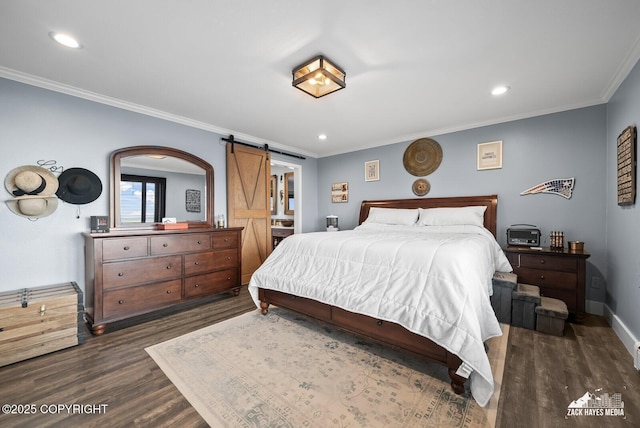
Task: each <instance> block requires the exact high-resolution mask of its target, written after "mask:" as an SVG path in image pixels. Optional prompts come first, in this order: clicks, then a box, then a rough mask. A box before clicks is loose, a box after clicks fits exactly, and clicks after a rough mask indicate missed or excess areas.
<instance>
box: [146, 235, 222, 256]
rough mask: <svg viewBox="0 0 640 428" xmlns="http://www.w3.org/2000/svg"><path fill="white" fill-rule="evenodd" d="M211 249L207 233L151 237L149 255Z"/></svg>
mask: <svg viewBox="0 0 640 428" xmlns="http://www.w3.org/2000/svg"><path fill="white" fill-rule="evenodd" d="M210 249H211V236H210V235H209V234H208V233H193V234H187V235H171V236H169V235H166V236H152V237H151V255H153V256H156V255H162V254H178V253H188V252H194V251H205V250H210Z"/></svg>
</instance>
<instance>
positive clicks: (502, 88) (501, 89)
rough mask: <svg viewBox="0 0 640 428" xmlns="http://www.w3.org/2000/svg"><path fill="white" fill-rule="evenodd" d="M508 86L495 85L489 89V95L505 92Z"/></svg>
mask: <svg viewBox="0 0 640 428" xmlns="http://www.w3.org/2000/svg"><path fill="white" fill-rule="evenodd" d="M509 89H510V88H509V87H508V86H504V85H503V86H496V87H495V88H493V90H492V91H491V95H502V94H504V93H505V92H507V91H508V90H509Z"/></svg>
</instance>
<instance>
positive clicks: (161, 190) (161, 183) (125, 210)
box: [120, 174, 167, 225]
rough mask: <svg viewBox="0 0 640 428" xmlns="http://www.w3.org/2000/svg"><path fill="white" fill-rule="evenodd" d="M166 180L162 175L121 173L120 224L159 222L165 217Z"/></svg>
mask: <svg viewBox="0 0 640 428" xmlns="http://www.w3.org/2000/svg"><path fill="white" fill-rule="evenodd" d="M166 183H167V180H166V178H164V177H148V176H142V175H130V174H121V179H120V221H121V222H122V224H125V225H126V224H136V223H159V222H161V221H162V219H163V217H166V215H165V212H166V203H165V201H166V194H167V184H166Z"/></svg>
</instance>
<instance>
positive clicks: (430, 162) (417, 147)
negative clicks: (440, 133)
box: [402, 138, 442, 177]
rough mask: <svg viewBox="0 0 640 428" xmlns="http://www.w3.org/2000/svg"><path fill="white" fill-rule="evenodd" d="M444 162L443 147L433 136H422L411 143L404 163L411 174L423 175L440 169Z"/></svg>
mask: <svg viewBox="0 0 640 428" xmlns="http://www.w3.org/2000/svg"><path fill="white" fill-rule="evenodd" d="M440 162H442V147H440V144H438V143H437V142H436V141H435V140H432V139H431V138H420V139H419V140H416V141H414V142H413V143H411V144H409V147H407V150H405V151H404V156H403V158H402V163H404V169H406V170H407V171H408V172H409V174H412V175H415V176H417V177H422V176H425V175H429V174H431V173H432V172H433V171H435V170H436V169H438V167H439V166H440Z"/></svg>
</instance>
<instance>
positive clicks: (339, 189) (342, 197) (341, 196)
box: [331, 182, 349, 204]
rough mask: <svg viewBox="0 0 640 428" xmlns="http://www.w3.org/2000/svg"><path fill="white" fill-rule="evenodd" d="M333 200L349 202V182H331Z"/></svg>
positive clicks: (334, 201)
mask: <svg viewBox="0 0 640 428" xmlns="http://www.w3.org/2000/svg"><path fill="white" fill-rule="evenodd" d="M331 202H333V203H334V204H339V203H343V202H349V183H345V182H343V183H332V184H331Z"/></svg>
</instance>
